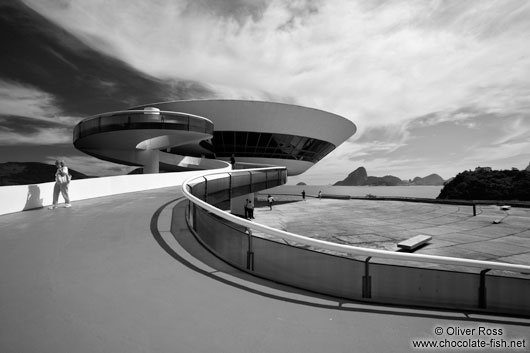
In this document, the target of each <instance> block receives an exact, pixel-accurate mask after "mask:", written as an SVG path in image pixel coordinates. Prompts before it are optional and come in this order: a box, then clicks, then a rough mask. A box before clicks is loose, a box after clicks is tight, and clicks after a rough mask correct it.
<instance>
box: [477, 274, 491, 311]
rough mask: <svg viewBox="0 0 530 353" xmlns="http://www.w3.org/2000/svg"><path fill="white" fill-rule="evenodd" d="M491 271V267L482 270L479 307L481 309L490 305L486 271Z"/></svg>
mask: <svg viewBox="0 0 530 353" xmlns="http://www.w3.org/2000/svg"><path fill="white" fill-rule="evenodd" d="M489 271H490V269H485V270H482V271H480V285H479V287H478V307H479V308H481V309H486V308H487V307H488V303H487V292H486V273H488V272H489Z"/></svg>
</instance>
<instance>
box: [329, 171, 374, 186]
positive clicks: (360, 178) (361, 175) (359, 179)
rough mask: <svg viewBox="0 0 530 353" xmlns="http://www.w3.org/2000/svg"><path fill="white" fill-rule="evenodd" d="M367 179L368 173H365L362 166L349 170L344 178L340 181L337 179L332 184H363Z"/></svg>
mask: <svg viewBox="0 0 530 353" xmlns="http://www.w3.org/2000/svg"><path fill="white" fill-rule="evenodd" d="M367 179H368V174H367V173H366V169H364V167H359V168H357V169H355V170H354V171H353V172H351V173H350V174H349V175H348V176H347V177H346V179H344V180H342V181H337V182H336V183H335V184H333V185H337V186H358V185H365V183H366V180H367Z"/></svg>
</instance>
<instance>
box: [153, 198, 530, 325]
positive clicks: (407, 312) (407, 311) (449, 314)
mask: <svg viewBox="0 0 530 353" xmlns="http://www.w3.org/2000/svg"><path fill="white" fill-rule="evenodd" d="M186 201H187V199H186V198H185V197H179V198H176V199H174V200H171V201H169V202H166V203H165V204H163V205H162V206H160V207H159V208H158V209H157V210H156V211H155V212H154V214H153V216H152V217H151V221H150V230H151V234H152V236H153V238H154V239H155V241H156V242H157V243H158V245H159V246H160V247H161V248H162V249H163V250H164V251H165V252H166V253H167V254H168V255H169V256H171V257H172V258H173V259H175V260H176V261H177V262H179V263H180V264H181V265H183V266H185V267H186V268H188V269H189V270H192V271H194V272H197V273H200V274H201V275H203V276H205V277H207V278H209V279H213V280H215V281H218V282H220V283H223V284H225V285H228V286H231V287H233V288H236V289H238V290H243V291H246V292H248V293H252V294H255V295H259V296H262V297H266V298H269V299H274V300H279V301H282V302H288V303H293V304H299V305H305V306H310V307H315V308H322V309H329V310H340V311H350V312H361V313H372V314H379V315H393V316H405V317H418V318H430V319H440V320H456V321H462V322H473V321H480V322H483V323H495V324H506V325H518V326H525V327H530V322H521V321H520V320H521V318H506V317H501V316H500V315H499V316H497V315H495V314H488V316H490V317H489V318H484V313H476V314H477V315H480V319H478V318H476V317H474V314H475V313H474V312H471V311H457V312H455V310H449V309H436V308H433V309H429V313H426V312H425V308H424V307H414V306H405V305H396V304H394V305H390V304H377V305H374V304H371V303H367V302H363V301H356V300H350V299H344V298H338V297H333V296H329V295H322V294H319V293H315V292H311V291H307V290H303V289H298V288H294V287H290V286H286V285H283V284H279V283H276V282H273V281H270V280H268V279H264V278H261V277H257V276H254V275H251V274H248V273H246V272H244V271H242V270H240V269H238V268H237V267H235V266H232V265H230V264H229V263H227V262H225V261H224V260H223V259H222V258H219V257H218V256H217V255H215V254H214V253H212V252H211V250H210V249H209V248H208V247H204V246H203V244H202V243H201V242H200V241H199V240H198V239H197V238H196V235H195V234H194V232H193V231H192V230H191V229H190V227H189V224H188V223H187V221H186V217H185V212H186V207H187V202H186ZM171 204H175V206H174V207H179V208H181V212H180V213H179V218H178V222H183V223H185V225H184V224H182V226H183V227H182V229H186V231H185V233H186V234H179V236H177V235H175V234H173V235H172V236H173V237H174V238H175V240H176V241H177V242H178V243H179V245H180V246H181V247H182V249H184V250H185V251H186V252H187V253H188V254H190V255H191V256H193V257H194V258H195V259H197V260H198V261H200V262H201V263H203V264H205V265H207V266H208V267H211V268H212V269H213V270H214V271H207V270H205V269H203V268H201V267H199V266H197V265H195V264H193V263H191V262H190V261H188V260H186V259H185V257H184V256H183V255H181V254H179V252H178V250H176V249H174V248H172V247H171V245H169V244H168V243H167V242H166V241H165V240H164V237H163V236H162V234H161V231H160V230H159V228H158V222H159V218H160V215H161V213H162V212H163V210H164V209H166V208H167V207H168V206H170V205H171ZM173 221H175V220H173ZM186 239H188V241H185V240H186ZM190 239H191V240H190ZM204 250H207V251H204ZM228 272H229V273H230V275H231V276H233V277H234V278H237V279H239V281H236V280H230V279H229V278H227V277H226V276H221V275H220V274H227V273H228ZM253 285H260V286H263V287H266V288H270V289H271V290H278V291H281V292H283V293H285V295H279V294H274V293H269V292H266V291H264V290H260V289H258V288H256V287H254V286H253ZM289 293H292V294H295V295H297V296H298V295H300V294H301V295H303V296H304V297H306V298H314V299H315V301H314V302H312V301H309V300H302V299H296V298H293V297H290V296H289ZM318 300H327V301H331V302H336V304H335V305H333V304H323V303H318V302H317V301H318ZM345 305H351V306H345ZM436 313H439V314H436Z"/></svg>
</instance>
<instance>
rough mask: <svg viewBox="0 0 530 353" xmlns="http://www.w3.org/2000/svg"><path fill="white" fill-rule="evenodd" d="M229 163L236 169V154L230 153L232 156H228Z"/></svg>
mask: <svg viewBox="0 0 530 353" xmlns="http://www.w3.org/2000/svg"><path fill="white" fill-rule="evenodd" d="M230 164H231V165H232V169H236V156H234V154H233V153H232V157H230Z"/></svg>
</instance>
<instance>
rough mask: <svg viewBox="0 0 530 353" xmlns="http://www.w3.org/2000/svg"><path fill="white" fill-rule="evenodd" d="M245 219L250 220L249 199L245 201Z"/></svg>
mask: <svg viewBox="0 0 530 353" xmlns="http://www.w3.org/2000/svg"><path fill="white" fill-rule="evenodd" d="M245 218H246V219H248V199H246V200H245Z"/></svg>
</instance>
